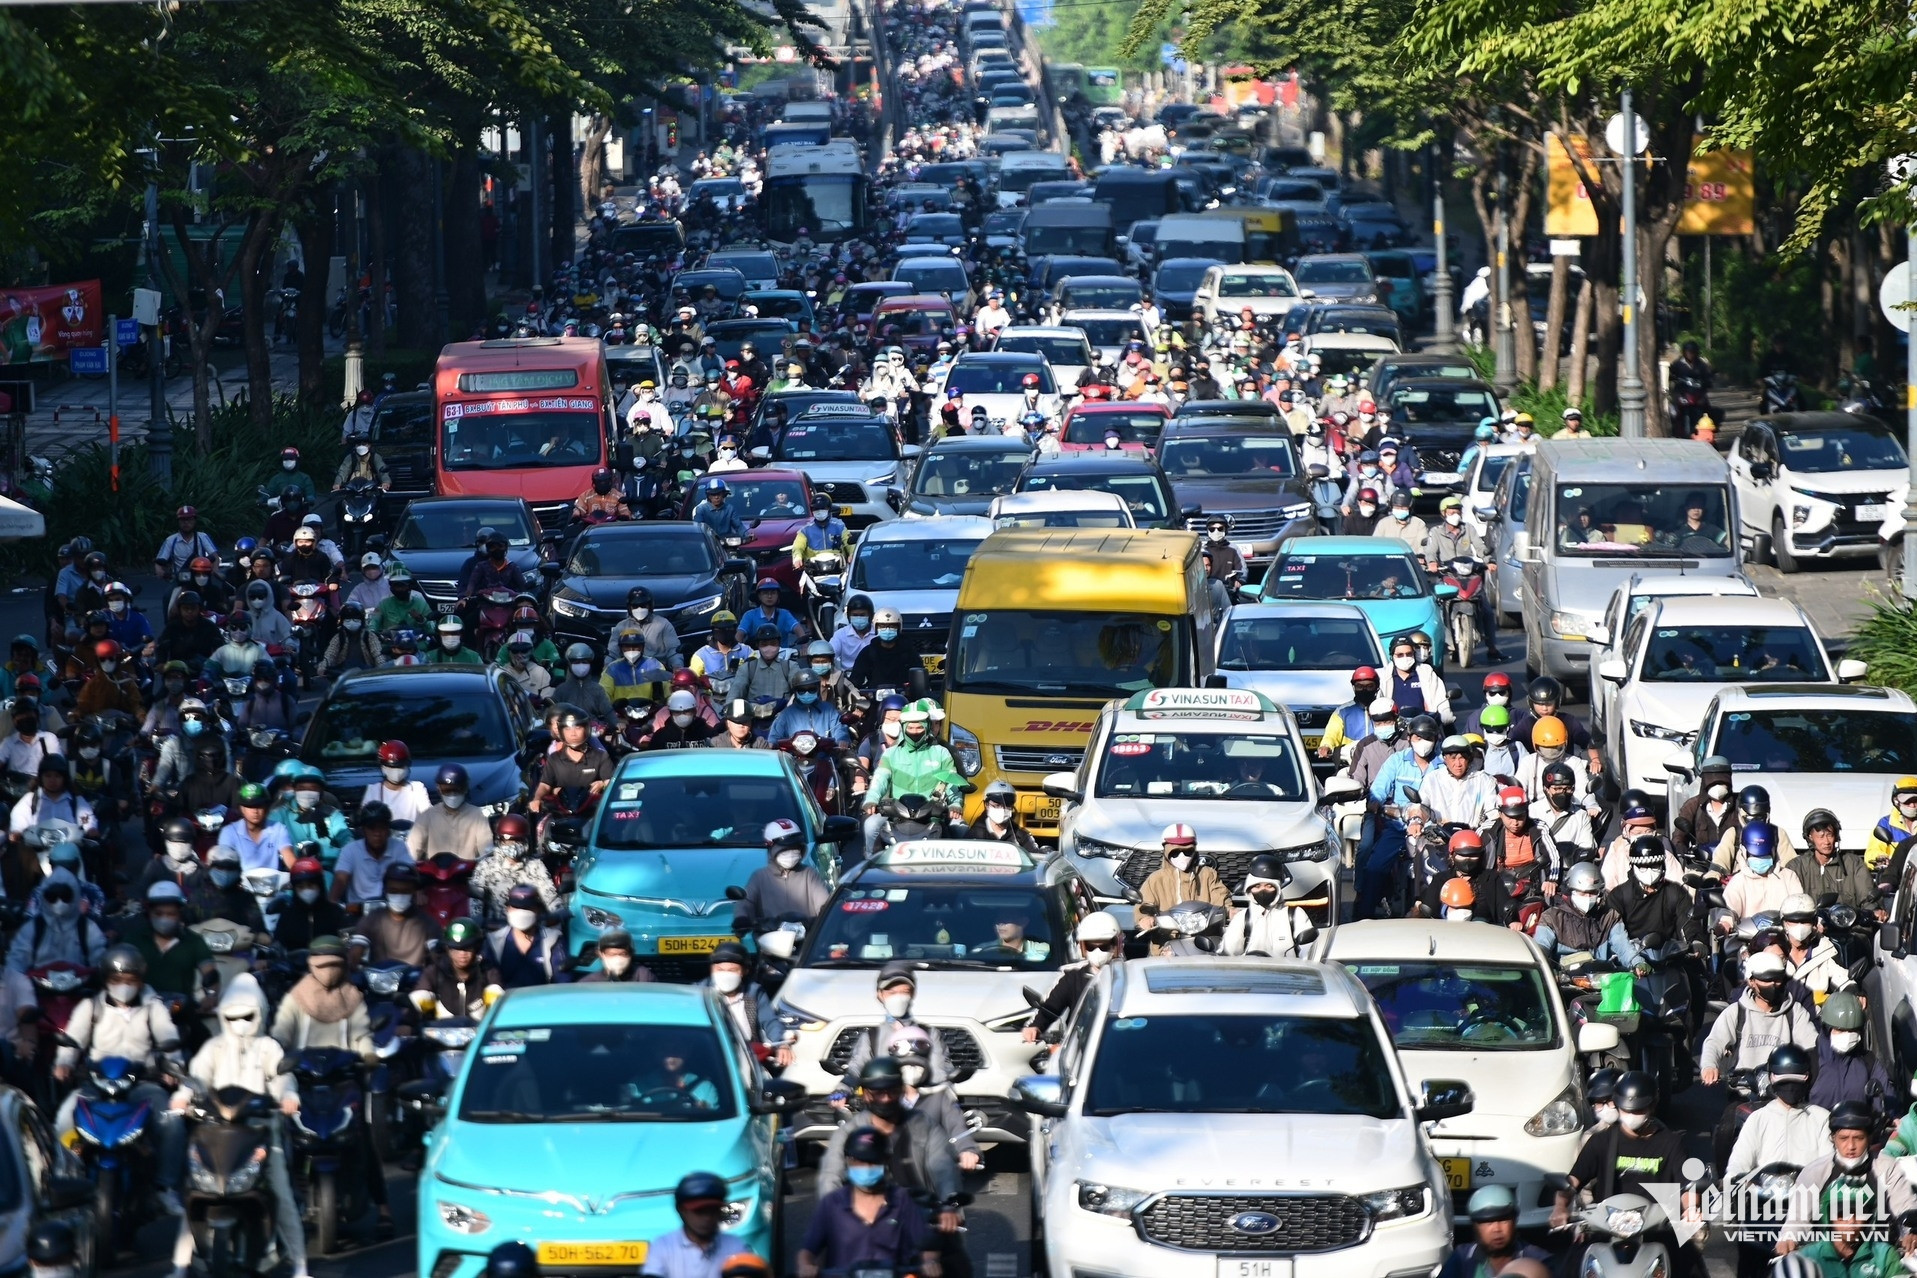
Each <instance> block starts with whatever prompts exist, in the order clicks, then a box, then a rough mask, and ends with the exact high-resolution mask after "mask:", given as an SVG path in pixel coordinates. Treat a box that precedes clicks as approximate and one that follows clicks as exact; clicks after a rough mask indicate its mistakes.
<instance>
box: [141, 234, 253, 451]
mask: <svg viewBox="0 0 1917 1278" xmlns="http://www.w3.org/2000/svg"><path fill="white" fill-rule="evenodd" d="M172 221H173V238H174V240H175V242H177V243H178V244H179V246H180V256H181V257H182V258H183V259H184V260H185V261H186V268H187V270H186V278H185V279H184V280H182V279H180V278H178V276H177V273H176V272H175V271H174V269H173V265H172V263H171V262H170V261H169V260H168V258H167V256H166V255H165V254H164V253H162V254H160V255H159V257H158V263H159V267H160V271H161V273H162V274H163V275H165V276H166V281H167V286H168V287H169V288H171V289H172V290H173V295H174V296H175V297H178V298H179V299H181V311H182V313H183V314H184V316H185V320H184V322H183V323H182V325H181V327H182V328H184V329H185V330H186V339H187V353H188V356H189V357H190V358H191V359H192V361H193V440H194V444H195V446H196V447H197V448H198V449H199V451H200V452H201V453H202V454H205V453H207V452H210V451H212V448H213V389H212V358H213V335H214V334H215V333H217V332H219V329H220V320H221V319H222V318H223V317H224V315H225V313H226V292H227V289H228V288H229V287H230V286H231V284H232V282H233V275H234V272H235V271H237V270H238V269H239V264H240V259H239V255H238V254H235V255H234V258H233V260H232V262H230V263H228V264H227V265H226V266H225V267H222V266H220V264H219V263H220V241H222V240H224V239H225V238H226V233H227V232H228V231H229V230H231V229H232V227H231V224H224V223H223V224H221V225H220V226H219V227H218V228H217V229H216V230H215V231H214V233H213V236H212V238H211V239H209V240H207V241H206V242H205V243H200V242H199V241H196V240H195V239H194V238H193V235H192V230H191V227H190V225H189V224H188V222H187V220H186V210H185V209H183V208H179V207H177V206H176V207H175V208H174V209H173V210H172ZM195 289H197V290H199V293H200V313H199V315H198V317H197V318H196V317H195V315H194V313H193V292H194V290H195Z"/></svg>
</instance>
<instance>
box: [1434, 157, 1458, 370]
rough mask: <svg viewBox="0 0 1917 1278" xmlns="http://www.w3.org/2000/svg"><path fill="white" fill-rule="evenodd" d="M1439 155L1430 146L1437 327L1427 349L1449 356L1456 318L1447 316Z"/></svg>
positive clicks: (1448, 272) (1447, 269)
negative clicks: (1436, 277)
mask: <svg viewBox="0 0 1917 1278" xmlns="http://www.w3.org/2000/svg"><path fill="white" fill-rule="evenodd" d="M1443 154H1444V153H1443V152H1442V151H1441V150H1439V148H1438V145H1437V144H1436V143H1435V142H1434V143H1432V145H1431V243H1432V245H1433V247H1434V248H1435V249H1436V250H1437V256H1438V260H1437V267H1438V281H1437V284H1436V285H1435V287H1434V288H1433V289H1432V300H1431V304H1432V306H1433V307H1434V308H1436V310H1437V327H1436V330H1435V331H1434V332H1433V334H1432V338H1431V349H1432V350H1434V351H1436V352H1438V353H1439V354H1440V355H1449V354H1452V353H1453V352H1455V351H1456V350H1457V349H1458V333H1457V327H1456V317H1455V316H1453V315H1452V313H1451V259H1450V255H1449V253H1448V251H1447V250H1446V248H1445V242H1444V173H1443V172H1442V170H1441V169H1440V168H1439V165H1440V164H1441V163H1442V162H1443Z"/></svg>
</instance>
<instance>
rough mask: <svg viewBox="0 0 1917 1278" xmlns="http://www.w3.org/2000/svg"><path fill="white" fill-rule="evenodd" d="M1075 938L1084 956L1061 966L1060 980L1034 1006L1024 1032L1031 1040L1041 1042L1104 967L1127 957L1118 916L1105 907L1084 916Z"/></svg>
mask: <svg viewBox="0 0 1917 1278" xmlns="http://www.w3.org/2000/svg"><path fill="white" fill-rule="evenodd" d="M1072 939H1074V940H1075V941H1077V942H1078V952H1079V955H1080V958H1079V960H1078V961H1077V962H1075V963H1067V964H1066V965H1065V966H1064V967H1062V968H1060V969H1059V973H1058V982H1057V984H1055V985H1053V986H1052V989H1051V992H1050V993H1048V994H1047V995H1046V996H1045V1001H1044V1002H1043V1003H1041V1004H1039V1006H1038V1007H1036V1008H1034V1009H1033V1011H1032V1019H1031V1022H1030V1023H1029V1024H1027V1025H1026V1027H1025V1029H1024V1031H1023V1032H1022V1037H1023V1038H1024V1040H1025V1041H1026V1042H1028V1043H1036V1042H1038V1041H1039V1039H1041V1038H1043V1037H1044V1035H1045V1032H1046V1031H1047V1030H1049V1029H1051V1028H1052V1026H1054V1025H1056V1024H1058V1023H1059V1022H1060V1021H1062V1020H1064V1019H1065V1017H1066V1016H1067V1015H1069V1014H1070V1013H1071V1011H1072V1009H1073V1008H1075V1007H1077V1006H1078V1000H1079V997H1080V996H1081V995H1083V994H1084V992H1085V990H1086V988H1087V987H1089V986H1090V985H1091V983H1092V982H1093V981H1094V980H1095V979H1097V977H1098V973H1099V970H1100V969H1101V968H1103V967H1105V966H1107V965H1108V964H1111V963H1116V962H1122V961H1123V960H1124V958H1125V944H1124V933H1123V932H1122V931H1120V930H1119V926H1118V920H1117V919H1114V918H1113V917H1112V916H1111V915H1110V914H1107V913H1105V912H1104V911H1103V910H1099V911H1097V912H1096V913H1092V914H1087V915H1086V916H1085V917H1084V918H1082V919H1080V920H1079V923H1078V928H1077V929H1076V930H1075V931H1074V932H1073V933H1072Z"/></svg>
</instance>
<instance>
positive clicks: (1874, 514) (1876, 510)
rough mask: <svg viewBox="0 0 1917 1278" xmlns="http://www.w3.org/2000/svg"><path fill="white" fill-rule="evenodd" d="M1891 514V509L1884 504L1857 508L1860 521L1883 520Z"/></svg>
mask: <svg viewBox="0 0 1917 1278" xmlns="http://www.w3.org/2000/svg"><path fill="white" fill-rule="evenodd" d="M1889 514H1890V507H1889V506H1888V505H1886V504H1884V503H1882V502H1880V503H1878V504H1877V505H1875V506H1859V507H1858V508H1857V517H1858V518H1859V519H1883V518H1884V517H1885V516H1887V515H1889Z"/></svg>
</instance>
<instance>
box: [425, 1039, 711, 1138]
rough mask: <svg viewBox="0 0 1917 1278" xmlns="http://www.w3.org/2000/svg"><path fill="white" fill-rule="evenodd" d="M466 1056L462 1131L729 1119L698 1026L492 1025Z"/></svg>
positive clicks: (708, 1041)
mask: <svg viewBox="0 0 1917 1278" xmlns="http://www.w3.org/2000/svg"><path fill="white" fill-rule="evenodd" d="M472 1050H473V1053H474V1055H475V1057H476V1060H475V1061H474V1064H473V1067H472V1068H471V1069H469V1070H467V1071H466V1082H465V1085H464V1087H463V1088H462V1089H461V1092H460V1100H459V1121H461V1122H463V1123H710V1122H717V1121H719V1120H720V1119H727V1118H734V1117H737V1115H738V1112H739V1111H738V1100H737V1097H736V1096H735V1092H736V1091H737V1088H736V1087H735V1086H734V1084H733V1081H732V1077H731V1074H730V1072H729V1071H728V1069H727V1067H726V1055H725V1049H724V1048H723V1047H722V1046H721V1044H720V1042H719V1036H718V1035H717V1034H715V1033H713V1032H712V1028H711V1026H708V1025H632V1024H621V1025H550V1026H538V1027H534V1028H519V1029H501V1028H498V1027H495V1028H493V1029H491V1030H489V1031H487V1034H486V1037H485V1038H483V1039H481V1040H480V1041H479V1043H478V1045H477V1046H476V1047H474V1048H473V1049H472Z"/></svg>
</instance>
